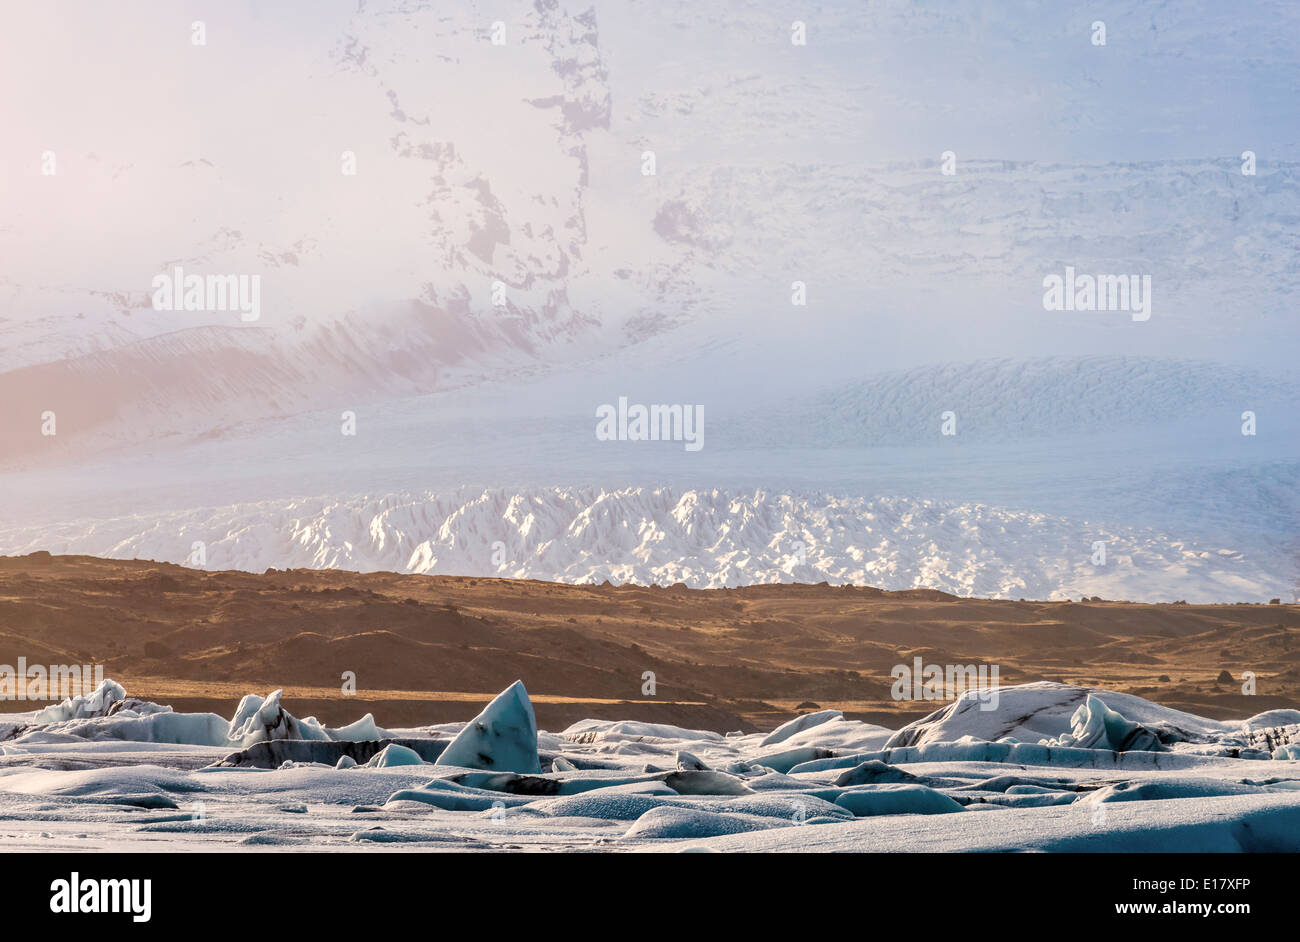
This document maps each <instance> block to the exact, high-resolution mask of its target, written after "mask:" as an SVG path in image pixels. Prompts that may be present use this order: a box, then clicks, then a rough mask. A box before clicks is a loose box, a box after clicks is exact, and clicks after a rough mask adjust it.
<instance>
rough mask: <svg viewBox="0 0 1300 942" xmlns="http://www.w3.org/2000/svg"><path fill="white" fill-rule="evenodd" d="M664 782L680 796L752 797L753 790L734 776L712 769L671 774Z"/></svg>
mask: <svg viewBox="0 0 1300 942" xmlns="http://www.w3.org/2000/svg"><path fill="white" fill-rule="evenodd" d="M663 782H664V784H665V785H667V786H668V787H669V788H671V789H672V790H673V791H675V792H677V794H679V795H752V794H753V789H751V788H750V787H749V786H748V785H746V784H745V783H744V782H742V781H741V780H740V779H738V778H737V777H736V776H734V775H728V774H727V773H726V772H717V771H714V770H712V769H704V770H702V771H689V772H669V773H668V774H667V775H665V776H663Z"/></svg>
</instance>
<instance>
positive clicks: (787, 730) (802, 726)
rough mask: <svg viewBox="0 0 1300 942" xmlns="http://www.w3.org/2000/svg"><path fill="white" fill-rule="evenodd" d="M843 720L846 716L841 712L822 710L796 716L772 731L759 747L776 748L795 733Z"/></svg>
mask: <svg viewBox="0 0 1300 942" xmlns="http://www.w3.org/2000/svg"><path fill="white" fill-rule="evenodd" d="M842 719H844V714H843V713H841V712H840V711H839V710H822V711H820V712H818V713H805V714H804V715H803V716H796V717H795V718H794V719H792V720H790V721H789V722H786V723H782V724H781V725H780V726H778V727H777V728H776V729H774V730H772V732H770V733H768V734H767V736H766V737H764V739H763V741H762V742H760V743H759V745H760V746H775V745H776V744H777V743H779V742H785V741H786V740H787V739H789V738H790V737H791V736H793V735H794V734H795V733H801V732H803V731H804V730H806V729H811V728H812V727H814V726H820V725H821V724H822V723H827V722H830V721H831V720H842Z"/></svg>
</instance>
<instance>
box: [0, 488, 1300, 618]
mask: <svg viewBox="0 0 1300 942" xmlns="http://www.w3.org/2000/svg"><path fill="white" fill-rule="evenodd" d="M24 541H25V542H24ZM1097 542H1101V543H1104V544H1105V552H1104V555H1103V556H1102V557H1100V561H1099V557H1098V556H1097V548H1096V544H1097ZM200 545H201V548H200ZM36 549H48V550H50V551H53V552H56V553H78V554H90V555H96V556H107V557H110V558H118V559H156V560H165V561H168V562H174V563H180V564H187V565H192V566H200V567H201V568H210V569H243V570H248V571H261V570H263V569H267V568H322V567H326V568H341V569H348V570H360V571H375V570H383V571H396V572H417V573H427V574H442V575H474V576H499V577H510V578H526V579H545V580H550V581H561V582H579V583H582V582H603V581H605V580H607V579H608V580H610V581H612V582H615V583H623V582H635V583H638V584H652V583H654V584H660V585H670V584H673V583H677V582H682V583H685V584H686V585H688V586H691V587H693V588H717V587H723V586H735V585H747V584H754V583H771V582H822V581H826V582H830V583H831V584H834V585H839V584H846V583H848V584H857V585H864V584H865V585H873V586H878V587H882V588H886V589H905V588H936V589H941V590H944V591H948V592H953V593H957V594H961V595H976V596H982V597H997V598H1026V597H1027V598H1071V597H1073V598H1078V597H1080V596H1084V595H1102V596H1103V597H1106V598H1119V599H1128V600H1132V601H1143V602H1150V601H1173V600H1175V599H1186V600H1188V601H1193V602H1209V601H1215V600H1219V599H1223V598H1236V599H1243V600H1247V599H1250V600H1254V599H1259V600H1267V599H1268V598H1269V597H1275V596H1278V595H1279V594H1281V595H1288V596H1289V595H1290V594H1291V593H1292V592H1293V591H1294V588H1295V565H1294V560H1291V559H1286V558H1284V557H1279V556H1276V555H1271V554H1269V553H1267V552H1259V551H1255V552H1251V551H1247V552H1242V551H1240V550H1238V549H1235V548H1232V547H1224V546H1221V545H1215V544H1206V543H1198V542H1195V541H1191V540H1187V539H1184V538H1181V537H1179V536H1177V535H1173V534H1170V533H1166V532H1159V531H1155V530H1150V529H1141V528H1135V527H1122V526H1119V527H1116V526H1105V525H1097V524H1092V523H1090V522H1087V521H1076V520H1068V519H1065V518H1059V517H1051V516H1048V515H1045V514H1038V513H1025V512H1017V511H1008V510H1004V509H999V508H996V507H989V506H985V505H980V504H950V503H942V502H937V501H928V500H911V499H907V498H877V499H866V498H857V497H854V498H836V497H829V496H814V497H798V496H794V495H789V494H770V493H762V492H757V493H749V494H729V493H726V492H723V491H719V490H709V491H685V492H675V491H673V490H672V489H669V488H655V489H646V488H625V489H622V490H618V491H612V492H611V491H604V490H599V489H589V488H548V489H534V490H531V491H505V490H495V491H469V490H463V491H459V492H454V493H446V494H434V493H422V494H394V495H388V496H385V497H381V498H356V499H352V500H337V499H335V498H318V499H313V500H295V501H284V502H273V501H266V502H261V503H255V504H244V505H235V506H230V507H215V508H214V507H207V508H203V509H200V510H193V511H186V512H181V513H175V514H167V515H162V516H155V517H126V518H116V519H110V520H96V521H88V522H83V523H73V524H68V525H64V526H60V527H57V528H51V529H49V530H45V531H43V532H42V533H41V534H40V536H39V537H38V538H35V539H32V538H31V537H30V534H28V533H24V532H17V531H9V532H3V531H0V554H5V555H10V554H20V553H26V552H31V551H34V550H36ZM200 554H201V555H200Z"/></svg>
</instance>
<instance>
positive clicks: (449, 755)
mask: <svg viewBox="0 0 1300 942" xmlns="http://www.w3.org/2000/svg"><path fill="white" fill-rule="evenodd" d="M435 764H437V765H455V766H459V767H460V768H463V769H486V770H490V771H494V772H519V773H523V774H530V773H531V774H537V773H540V772H541V771H542V766H541V762H540V760H539V759H538V755H537V718H536V716H534V714H533V703H532V701H531V700H529V699H528V691H527V690H526V689H524V684H523V681H521V680H516V681H515V682H514V683H513V684H511V685H510V686H509V687H507V688H506V689H505V690H503V691H501V693H499V694H497V696H496V698H495V699H494V700H493V701H492V702H491V703H489V704H488V705H487V706H486V707H485V708H484V709H483V712H482V713H480V714H479V715H478V716H476V717H474V719H472V720H470V721H469V723H467V724H466V725H465V728H464V729H462V730H461V731H460V735H458V736H457V737H456V738H455V739H453V740H452V741H451V745H449V746H448V747H447V748H446V750H445V751H444V752H443V753H442V755H440V756H439V757H438V761H437V763H435Z"/></svg>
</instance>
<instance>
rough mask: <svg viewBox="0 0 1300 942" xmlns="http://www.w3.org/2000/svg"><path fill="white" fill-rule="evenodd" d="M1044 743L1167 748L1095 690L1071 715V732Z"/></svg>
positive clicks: (1150, 749) (1078, 746)
mask: <svg viewBox="0 0 1300 942" xmlns="http://www.w3.org/2000/svg"><path fill="white" fill-rule="evenodd" d="M1042 744H1043V745H1050V746H1072V747H1074V748H1076V749H1113V750H1114V751H1116V752H1127V751H1129V750H1130V749H1136V750H1142V751H1146V752H1161V751H1163V750H1164V748H1165V747H1164V746H1162V745H1161V744H1160V737H1159V736H1157V735H1156V734H1155V733H1154V732H1153V731H1152V730H1149V729H1147V728H1146V727H1145V726H1143V725H1142V724H1141V723H1134V722H1133V721H1132V720H1130V719H1128V718H1127V717H1124V716H1122V715H1120V714H1119V713H1116V712H1115V711H1114V710H1112V709H1111V708H1110V707H1108V706H1106V704H1105V703H1103V702H1102V701H1101V699H1100V698H1099V697H1094V696H1093V695H1092V694H1089V695H1088V698H1087V699H1086V700H1085V701H1084V702H1083V704H1082V705H1081V706H1080V707H1079V708H1078V709H1077V710H1075V711H1074V715H1073V716H1072V717H1071V718H1070V732H1069V733H1066V734H1064V735H1062V736H1061V737H1060V738H1059V739H1055V740H1050V741H1048V740H1044V741H1043V743H1042Z"/></svg>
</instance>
